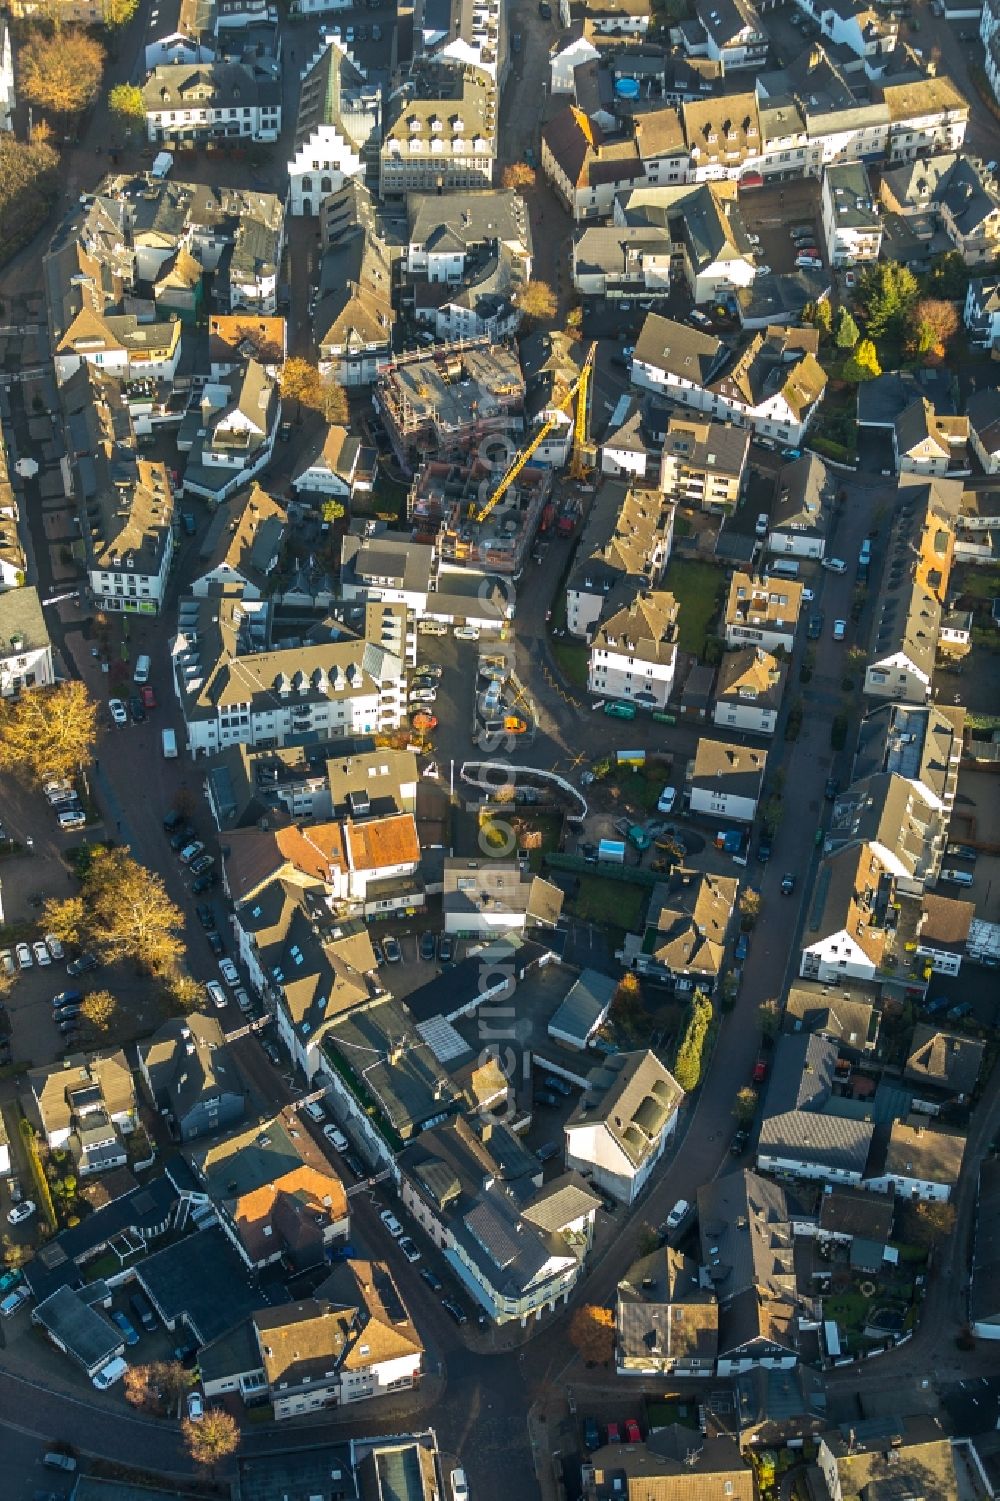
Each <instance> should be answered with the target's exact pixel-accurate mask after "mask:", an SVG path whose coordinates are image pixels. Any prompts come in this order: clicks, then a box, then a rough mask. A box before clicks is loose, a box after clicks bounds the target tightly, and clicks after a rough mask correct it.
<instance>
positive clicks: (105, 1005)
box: [80, 990, 119, 1032]
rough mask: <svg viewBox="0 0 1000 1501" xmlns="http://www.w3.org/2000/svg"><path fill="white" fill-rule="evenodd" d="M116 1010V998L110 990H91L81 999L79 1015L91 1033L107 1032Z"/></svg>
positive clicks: (117, 1008) (116, 1013)
mask: <svg viewBox="0 0 1000 1501" xmlns="http://www.w3.org/2000/svg"><path fill="white" fill-rule="evenodd" d="M118 1010H119V1004H118V997H117V996H116V995H112V993H111V991H110V990H91V991H89V992H88V994H87V995H85V996H84V998H83V1006H82V1008H81V1011H80V1015H81V1016H82V1017H83V1019H84V1021H85V1022H86V1023H87V1026H88V1027H89V1028H90V1029H91V1031H92V1032H108V1031H110V1029H111V1024H112V1022H113V1021H114V1019H115V1017H116V1016H117V1015H118Z"/></svg>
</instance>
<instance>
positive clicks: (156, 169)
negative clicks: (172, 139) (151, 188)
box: [149, 151, 174, 182]
mask: <svg viewBox="0 0 1000 1501" xmlns="http://www.w3.org/2000/svg"><path fill="white" fill-rule="evenodd" d="M173 170H174V153H173V152H172V151H158V152H157V153H156V156H155V158H154V160H153V165H152V166H151V167H150V169H149V175H150V177H158V178H159V179H160V181H161V182H162V181H163V179H164V178H165V177H169V176H170V174H171V172H172V171H173Z"/></svg>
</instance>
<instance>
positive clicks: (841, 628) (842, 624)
mask: <svg viewBox="0 0 1000 1501" xmlns="http://www.w3.org/2000/svg"><path fill="white" fill-rule="evenodd" d="M846 635H847V621H846V620H835V621H834V622H833V639H834V641H843V639H844V637H845V636H846Z"/></svg>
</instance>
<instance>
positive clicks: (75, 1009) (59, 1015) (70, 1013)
mask: <svg viewBox="0 0 1000 1501" xmlns="http://www.w3.org/2000/svg"><path fill="white" fill-rule="evenodd" d="M82 1010H83V1002H82V1001H69V1002H68V1003H67V1004H66V1005H65V1006H59V1007H57V1008H56V1010H55V1011H53V1013H52V1020H53V1021H54V1022H59V1023H62V1022H68V1021H73V1019H74V1018H75V1017H77V1016H79V1015H80V1013H81V1011H82Z"/></svg>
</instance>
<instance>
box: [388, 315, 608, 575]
mask: <svg viewBox="0 0 1000 1501" xmlns="http://www.w3.org/2000/svg"><path fill="white" fill-rule="evenodd" d="M496 352H497V346H494V345H490V344H488V343H486V341H483V344H482V345H481V346H475V347H462V348H459V349H457V350H453V351H442V352H441V353H439V354H438V355H437V356H432V357H430V362H429V363H428V360H426V359H422V360H417V361H412V362H410V363H409V364H406V365H399V366H396V367H394V368H393V369H392V370H389V371H387V372H386V376H385V377H384V378H383V383H382V385H381V386H380V395H385V394H386V393H388V395H389V398H390V399H389V400H387V401H386V402H384V403H380V402H378V401H377V402H376V404H377V405H378V406H379V410H380V411H381V412H382V415H383V419H384V420H385V423H386V426H387V428H389V427H390V418H389V410H390V406H391V405H393V404H395V405H394V410H393V420H394V422H395V423H396V427H397V431H399V427H398V424H399V422H400V421H406V422H407V423H408V425H409V429H410V431H411V432H414V431H420V430H421V429H420V428H418V426H417V423H416V418H415V412H414V410H413V407H412V403H411V402H410V400H409V396H407V397H406V406H405V410H404V408H403V406H402V405H400V403H401V402H402V392H403V391H406V392H409V391H410V390H411V389H412V387H413V384H414V381H415V380H417V381H419V383H420V390H421V391H422V393H423V394H422V396H421V400H422V402H423V404H424V410H425V413H426V415H425V418H424V427H423V430H426V431H430V432H432V433H433V434H434V435H435V436H436V435H437V428H438V426H439V423H440V407H439V406H438V405H435V406H434V408H433V411H432V412H431V411H430V408H431V403H432V394H431V388H430V386H429V385H428V383H427V374H428V371H429V370H433V371H434V373H435V375H436V376H437V379H438V381H439V383H440V385H446V386H447V387H448V388H449V389H451V390H454V387H455V385H456V384H457V385H458V388H459V391H460V392H462V393H464V396H465V399H464V401H463V400H462V399H461V397H459V398H457V399H454V398H453V400H452V404H451V406H450V408H449V412H450V421H449V425H448V432H449V435H451V436H452V437H453V436H454V435H455V434H456V433H457V432H458V431H459V427H460V420H459V408H461V412H462V413H463V414H464V421H465V433H466V436H465V440H464V442H455V443H454V444H453V445H452V451H449V450H448V449H446V448H445V447H444V446H443V445H438V446H436V447H435V448H434V449H433V450H426V449H425V450H424V452H423V463H422V465H421V467H420V468H419V469H418V471H417V473H416V476H415V478H414V480H413V483H412V485H411V487H410V493H409V496H408V497H407V515H408V517H409V519H410V521H411V522H412V524H413V535H414V537H415V538H418V539H420V540H423V541H427V542H435V541H436V543H437V547H438V552H439V556H440V557H441V560H442V562H447V563H451V564H452V565H457V566H459V567H462V566H471V567H476V568H481V569H483V570H484V571H488V572H495V573H504V574H517V573H518V572H520V570H521V568H522V567H523V566H524V561H525V558H526V555H527V553H528V550H529V548H530V547H531V544H532V542H533V541H534V538H535V535H536V533H537V534H539V535H544V534H545V533H546V532H547V531H548V529H549V528H550V527H551V526H552V524H553V522H554V521H555V520H556V507H555V503H554V502H553V500H552V499H551V496H552V488H553V470H552V469H551V468H549V467H548V465H545V466H542V465H540V464H539V463H538V462H537V461H536V463H534V464H532V460H533V459H534V458H535V456H536V454H538V453H539V452H540V450H542V448H543V445H544V444H545V443H546V441H547V440H548V439H549V438H550V436H551V435H552V434H553V433H554V432H556V431H557V430H558V429H559V428H560V427H561V426H563V425H564V424H565V421H566V417H567V415H568V414H569V413H570V411H571V410H572V411H573V425H572V446H571V448H570V449H569V451H568V454H566V457H568V458H569V461H570V462H569V473H570V476H571V478H573V479H574V480H581V479H583V478H584V476H585V475H587V474H588V473H589V472H590V471H591V470H592V469H593V467H594V462H595V455H594V452H593V449H592V446H591V444H590V439H589V392H590V376H591V373H592V371H593V366H594V352H595V348H594V346H593V345H592V346H591V348H590V350H589V351H588V353H587V356H586V358H585V359H584V361H583V362H582V365H581V367H580V369H579V372H578V374H577V375H576V377H575V379H573V380H572V381H571V382H570V383H569V384H568V385H563V384H560V386H559V387H558V389H556V390H555V391H554V392H553V400H552V402H551V404H550V405H549V406H547V407H546V408H544V409H543V411H542V413H541V414H540V416H541V417H542V421H541V423H540V425H539V426H538V427H536V429H535V431H534V433H533V435H532V436H531V437H530V438H529V439H528V441H527V442H526V443H524V445H523V446H522V447H520V448H514V447H513V444H512V441H511V439H510V438H509V437H508V436H507V435H506V434H505V433H504V432H502V431H501V428H500V425H499V424H500V422H501V421H502V420H503V419H502V416H501V408H502V405H503V403H502V401H501V400H500V399H499V398H498V396H497V390H498V388H500V389H502V391H503V393H504V394H505V395H506V394H508V393H510V392H511V391H512V388H513V384H514V383H513V379H512V378H510V377H508V376H507V375H506V374H503V373H502V372H501V373H500V375H501V380H502V382H503V384H502V387H501V380H498V379H497V372H495V371H494V372H493V380H492V390H491V399H490V401H489V404H488V405H489V412H490V415H489V416H488V417H485V418H484V410H485V409H486V406H487V403H486V402H485V401H484V400H483V398H482V396H481V395H473V394H472V390H473V387H475V389H476V391H479V392H481V391H482V384H481V378H480V377H481V374H482V362H483V360H485V359H487V358H490V357H492V356H493V355H494V354H495V353H496ZM501 352H502V353H504V354H505V355H506V357H507V359H508V360H510V361H511V365H512V367H513V368H514V369H516V371H517V382H518V387H519V391H520V402H521V409H522V412H523V402H524V381H523V377H522V376H521V371H520V366H518V365H517V364H516V361H513V359H512V357H511V356H510V355H509V354H508V353H507V351H501ZM414 370H417V371H418V374H417V375H416V376H414V374H413V372H414ZM504 415H505V416H506V418H507V420H508V421H511V422H512V421H513V420H514V418H513V408H512V407H508V408H507V411H506V413H505V414H504ZM516 420H517V423H518V426H519V427H522V428H523V422H524V419H523V415H521V414H519V415H518V416H517V418H516ZM390 432H391V429H390ZM395 441H396V439H395V436H393V442H394V443H395ZM454 449H457V450H458V451H457V452H456V451H454ZM564 453H565V450H564ZM563 461H564V460H561V461H560V462H563ZM562 520H563V521H564V522H568V524H569V531H571V530H572V529H573V527H574V526H575V524H576V518H575V515H570V514H567V515H566V516H565V517H563V518H562ZM569 531H566V532H560V535H569Z"/></svg>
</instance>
